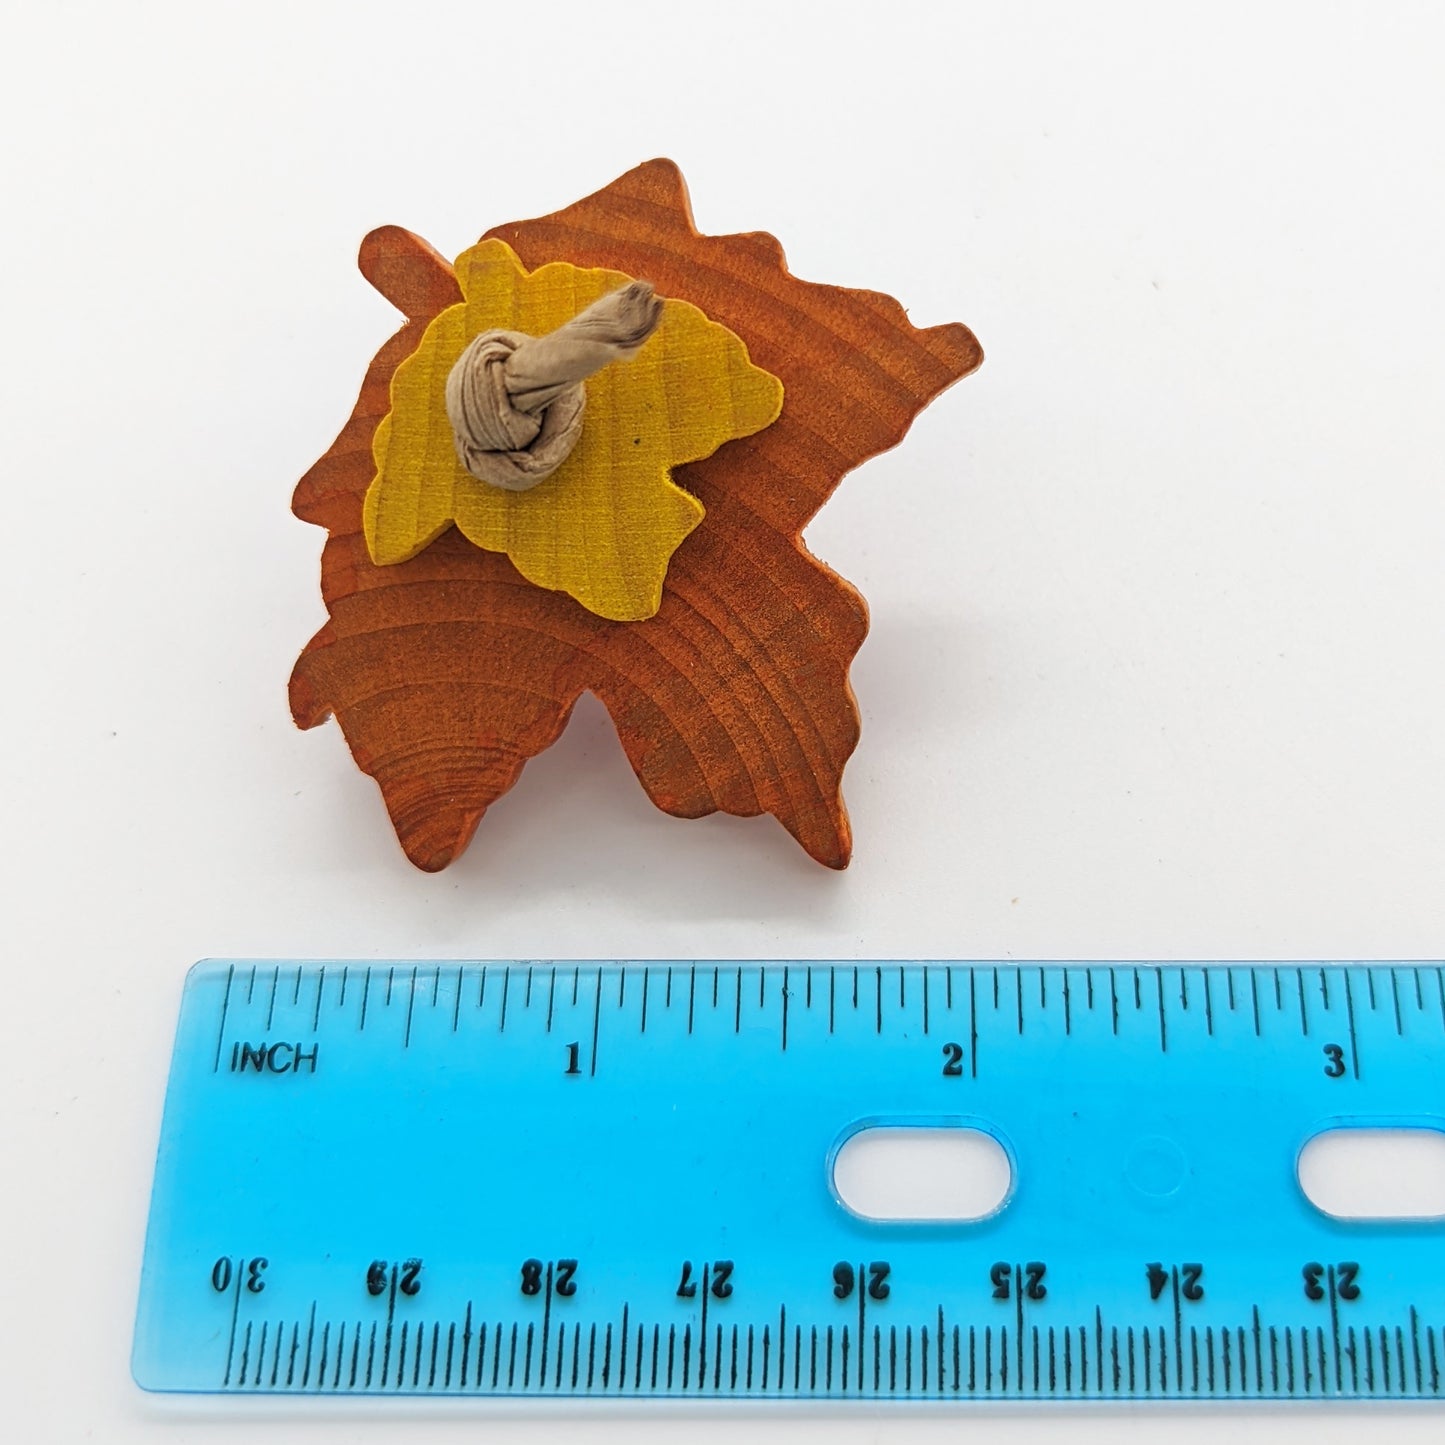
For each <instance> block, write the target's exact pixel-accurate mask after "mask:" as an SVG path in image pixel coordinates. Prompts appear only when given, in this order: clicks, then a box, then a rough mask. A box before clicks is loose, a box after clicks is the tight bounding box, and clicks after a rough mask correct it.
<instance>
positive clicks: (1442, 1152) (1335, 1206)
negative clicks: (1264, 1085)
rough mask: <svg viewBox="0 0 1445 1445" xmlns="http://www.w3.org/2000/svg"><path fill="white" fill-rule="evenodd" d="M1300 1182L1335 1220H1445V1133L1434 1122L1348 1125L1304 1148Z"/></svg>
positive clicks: (1309, 1196) (1307, 1195) (1311, 1199)
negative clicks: (1386, 1125)
mask: <svg viewBox="0 0 1445 1445" xmlns="http://www.w3.org/2000/svg"><path fill="white" fill-rule="evenodd" d="M1299 1182H1300V1188H1301V1189H1302V1190H1304V1195H1305V1198H1306V1199H1308V1200H1309V1202H1310V1203H1311V1204H1313V1205H1314V1207H1315V1208H1316V1209H1318V1210H1320V1211H1322V1212H1323V1213H1325V1214H1329V1215H1332V1216H1333V1217H1334V1218H1336V1219H1345V1220H1352V1221H1353V1220H1361V1221H1378V1222H1380V1223H1387V1222H1389V1221H1391V1220H1406V1219H1415V1220H1419V1219H1445V1133H1442V1132H1441V1131H1440V1130H1439V1129H1434V1128H1430V1127H1429V1126H1423V1125H1416V1126H1413V1127H1403V1128H1372V1127H1363V1126H1345V1127H1342V1128H1336V1129H1327V1130H1325V1131H1324V1132H1323V1133H1321V1134H1316V1135H1315V1136H1314V1138H1313V1139H1311V1140H1310V1141H1309V1142H1308V1143H1307V1144H1306V1145H1305V1147H1304V1148H1303V1149H1302V1150H1301V1151H1300V1157H1299Z"/></svg>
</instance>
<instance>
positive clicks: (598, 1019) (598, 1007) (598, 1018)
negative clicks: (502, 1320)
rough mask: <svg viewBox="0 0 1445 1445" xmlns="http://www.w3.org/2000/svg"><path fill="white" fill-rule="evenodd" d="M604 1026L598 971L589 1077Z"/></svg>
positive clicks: (593, 1070)
mask: <svg viewBox="0 0 1445 1445" xmlns="http://www.w3.org/2000/svg"><path fill="white" fill-rule="evenodd" d="M601 1024H602V970H601V968H598V970H597V992H596V994H595V995H594V996H593V999H592V1057H591V1059H590V1061H589V1062H588V1066H587V1073H588V1075H589V1077H592V1078H596V1076H597V1033H598V1030H599V1028H600V1027H601ZM589 1378H590V1376H589Z"/></svg>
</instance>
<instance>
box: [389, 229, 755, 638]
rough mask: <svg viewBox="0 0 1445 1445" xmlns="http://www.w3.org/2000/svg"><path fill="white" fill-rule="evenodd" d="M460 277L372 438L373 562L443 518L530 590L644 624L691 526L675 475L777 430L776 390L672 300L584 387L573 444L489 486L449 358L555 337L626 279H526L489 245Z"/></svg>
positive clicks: (432, 534)
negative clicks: (468, 444)
mask: <svg viewBox="0 0 1445 1445" xmlns="http://www.w3.org/2000/svg"><path fill="white" fill-rule="evenodd" d="M456 273H457V279H458V281H459V282H460V284H461V289H462V294H463V295H464V296H465V297H466V300H465V301H464V302H463V303H462V304H460V305H457V306H451V307H448V308H447V309H446V310H445V311H443V312H442V313H441V314H440V315H438V316H437V317H436V318H435V320H433V321H432V322H431V324H430V325H429V326H428V327H427V329H426V332H425V334H424V335H423V337H422V340H421V343H420V345H419V346H418V347H417V349H416V351H414V352H413V353H412V355H411V356H409V357H408V358H407V359H406V360H405V361H403V362H402V363H401V365H400V366H399V367H397V369H396V373H395V375H394V376H393V378H392V383H391V411H390V412H389V413H388V414H387V416H386V417H385V418H384V419H383V420H382V422H381V424H380V425H379V426H378V427H377V429H376V435H375V438H374V440H373V442H372V454H373V457H374V460H375V463H376V476H375V477H374V478H373V480H372V483H371V486H370V488H369V489H368V490H367V494H366V503H365V510H364V514H363V521H364V526H365V531H366V543H367V547H368V549H369V550H370V553H371V558H372V561H373V562H375V563H377V565H379V566H385V565H388V564H391V563H396V562H405V561H406V560H407V559H408V558H410V557H414V556H415V555H416V554H417V553H418V552H420V551H421V549H422V548H423V547H425V546H427V544H428V543H430V542H432V541H434V540H435V539H436V538H437V537H439V536H440V535H441V534H442V533H443V532H444V531H446V529H447V528H448V527H449V526H451V525H452V524H453V523H455V525H456V526H457V527H458V528H459V529H460V530H461V532H462V534H463V535H464V536H465V537H467V538H468V539H469V540H470V541H472V542H474V543H475V544H476V545H477V546H479V547H483V548H486V549H487V550H488V551H492V552H505V553H506V554H507V556H508V557H510V558H511V560H512V562H513V564H514V565H515V566H516V568H517V570H518V571H519V572H520V573H521V574H522V575H523V576H524V577H525V578H527V580H528V581H530V582H534V583H536V584H537V585H538V586H539V587H546V588H550V589H552V590H555V591H561V592H567V593H569V594H570V595H571V596H573V597H575V598H576V599H577V601H578V602H580V603H581V604H582V605H583V606H584V607H586V608H587V609H588V610H589V611H591V612H595V613H597V614H598V615H599V616H601V617H606V618H610V619H613V620H615V621H635V620H638V619H640V618H644V617H651V616H652V615H653V614H654V613H655V612H656V611H657V609H658V608H659V607H660V606H661V603H662V584H663V579H664V578H665V577H666V575H667V565H668V562H669V560H670V559H671V557H672V554H673V553H674V552H675V551H676V550H677V548H678V546H679V545H680V544H681V543H682V540H683V538H685V537H686V536H687V534H688V533H689V532H691V531H692V529H693V528H694V527H696V526H697V524H698V523H699V522H700V521H702V519H703V507H702V503H701V502H699V501H698V500H697V499H696V498H695V497H693V496H691V495H690V494H689V493H687V492H685V491H683V490H682V488H681V487H678V486H676V485H675V484H674V483H673V481H672V476H671V468H673V467H675V466H679V465H681V464H682V463H683V462H692V461H699V460H701V459H702V458H703V457H706V456H710V455H711V454H712V453H713V452H715V451H716V450H717V449H718V447H720V446H721V445H722V444H723V443H724V442H726V441H730V440H731V439H732V438H734V437H742V436H751V435H752V434H753V433H754V432H757V431H761V430H762V428H763V427H765V426H767V425H769V424H770V423H771V422H773V421H775V420H776V419H777V417H778V414H779V412H780V411H781V409H782V402H783V387H782V383H781V382H780V381H779V380H778V379H777V377H775V376H773V375H772V374H771V373H770V372H766V371H764V370H762V369H761V368H760V367H757V366H754V365H753V364H752V362H751V361H749V359H748V352H747V347H746V346H745V345H744V344H743V342H742V341H741V340H740V339H739V338H738V337H737V336H735V335H734V334H733V333H732V332H731V331H729V330H728V329H727V328H726V327H724V326H719V325H718V324H717V323H716V322H713V321H709V320H708V319H707V317H706V316H705V315H703V313H702V312H701V311H699V310H698V308H697V307H696V306H693V305H691V304H690V303H688V302H686V301H673V300H669V301H667V302H666V303H665V305H664V307H663V313H662V320H661V322H660V324H659V325H658V328H657V331H656V332H655V333H654V335H653V336H652V338H651V339H650V340H649V341H648V342H647V344H646V345H645V346H644V347H643V348H642V350H641V351H640V352H639V353H638V354H637V356H636V357H635V358H634V359H633V360H632V361H629V362H621V363H618V364H615V365H612V366H608V367H605V368H603V370H601V371H599V372H597V373H596V374H595V375H594V376H592V377H590V378H589V379H588V381H587V384H586V385H587V406H586V412H585V414H584V418H583V426H582V436H581V439H580V440H579V441H578V443H577V446H576V447H575V448H574V449H573V451H572V454H571V455H570V456H569V457H568V458H567V460H566V461H564V462H563V463H562V465H561V466H560V467H559V468H558V469H557V470H556V471H555V472H554V473H553V474H552V475H551V476H550V477H548V478H547V480H546V481H544V482H542V483H541V484H539V485H538V486H536V487H533V488H532V489H531V490H530V491H525V492H509V491H504V490H502V489H501V488H498V487H492V486H488V485H487V484H486V483H485V482H481V481H478V480H477V479H476V478H475V477H473V476H471V474H470V473H468V472H467V471H466V469H465V468H464V467H463V466H462V464H461V462H460V461H459V460H458V458H457V454H456V448H455V446H454V444H453V441H452V430H451V425H450V423H449V422H448V420H447V414H446V401H445V396H446V380H447V375H448V373H449V372H450V371H451V369H452V366H453V365H454V364H455V362H456V360H457V358H458V357H459V356H460V355H461V353H462V351H463V350H464V349H465V348H466V346H467V345H468V343H469V342H470V341H471V340H472V338H473V337H475V336H477V335H479V334H480V333H481V332H483V331H489V330H493V329H502V330H510V331H523V332H526V333H527V334H529V335H531V336H541V335H544V334H545V333H547V332H549V331H553V330H555V329H556V328H557V327H558V326H561V325H562V324H563V323H564V322H566V321H570V320H571V319H572V317H574V316H575V315H577V313H578V312H579V311H581V310H583V309H584V308H585V307H587V306H590V305H591V304H592V302H594V301H596V300H598V299H599V298H600V297H602V296H605V295H606V294H607V293H608V292H609V291H614V290H616V289H617V288H618V287H619V286H623V285H626V284H627V282H628V281H629V280H631V279H632V278H631V277H628V276H623V275H621V274H620V273H618V272H616V271H602V270H584V269H582V268H580V267H577V266H572V265H569V264H567V263H565V262H553V263H551V264H549V265H546V266H542V267H540V268H539V269H538V270H536V271H533V272H531V273H530V274H529V273H528V272H526V271H524V270H523V269H522V266H521V263H520V262H519V261H518V260H517V257H516V255H515V254H514V253H513V251H512V250H511V248H510V247H509V246H507V245H506V244H505V243H504V242H502V241H497V240H492V241H483V242H481V243H480V244H479V245H476V246H473V247H472V248H471V250H469V251H465V252H463V253H462V255H461V256H460V257H458V258H457V264H456Z"/></svg>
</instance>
